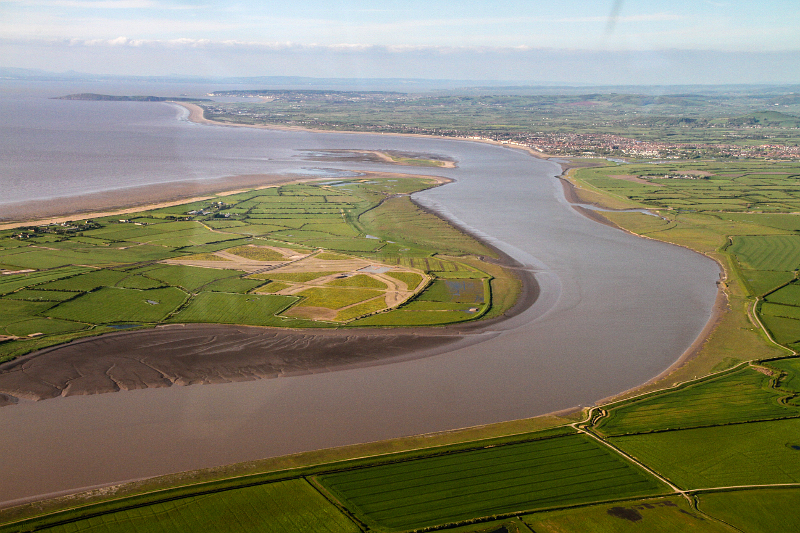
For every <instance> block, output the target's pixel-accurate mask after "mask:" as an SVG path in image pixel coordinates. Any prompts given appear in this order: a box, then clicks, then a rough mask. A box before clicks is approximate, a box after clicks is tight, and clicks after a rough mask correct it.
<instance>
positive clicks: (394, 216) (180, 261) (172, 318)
mask: <svg viewBox="0 0 800 533" xmlns="http://www.w3.org/2000/svg"><path fill="white" fill-rule="evenodd" d="M405 163H407V164H412V163H413V161H410V160H409V161H406V162H405ZM436 184H437V181H436V180H434V179H431V178H418V177H403V178H402V179H397V176H395V175H393V178H392V179H389V178H386V177H380V176H372V175H367V177H364V178H358V179H351V180H346V181H337V182H335V183H330V182H324V181H323V182H320V183H307V184H299V183H292V184H287V185H282V186H277V187H271V188H265V189H256V190H251V191H243V192H241V191H240V192H237V193H235V194H228V195H223V196H216V197H211V198H209V199H207V200H202V201H195V202H191V203H186V204H182V205H174V206H170V207H162V208H157V209H152V210H149V211H141V212H138V213H133V214H130V215H126V216H127V217H128V218H125V219H122V218H120V217H119V216H117V217H113V216H107V217H102V218H97V219H91V220H82V221H73V222H69V223H62V224H52V225H41V226H36V225H33V226H27V227H20V228H17V229H13V230H5V231H2V232H0V267H2V272H3V276H2V278H0V308H2V309H4V310H5V312H4V313H3V315H2V318H0V339H2V340H0V360H8V359H10V358H13V357H16V356H18V355H21V354H24V353H26V352H28V351H31V350H35V349H37V348H41V347H44V346H48V345H52V344H58V343H61V342H65V341H67V340H70V339H71V338H77V337H79V336H85V335H92V334H98V333H103V332H106V331H108V327H117V326H119V325H122V326H124V327H128V326H129V325H131V324H133V325H137V326H141V327H148V326H153V325H158V324H162V323H181V322H201V323H222V324H244V325H257V326H279V327H325V326H328V327H330V326H335V325H357V326H369V325H398V324H407V325H443V324H448V323H454V322H461V321H465V320H474V319H476V318H479V317H480V316H482V314H484V313H485V312H486V311H487V310H488V309H489V308H490V307H491V302H492V296H491V294H490V291H491V289H490V282H491V281H493V280H495V279H499V281H498V284H497V285H496V289H495V290H496V292H497V293H498V294H497V295H496V296H497V298H498V300H496V301H497V302H500V305H503V309H493V311H494V312H496V313H502V312H503V310H504V309H507V308H508V307H509V306H510V305H512V304H513V300H514V298H515V294H516V292H517V290H518V289H517V287H516V285H514V283H512V282H510V281H509V280H514V279H516V278H515V277H514V276H513V275H512V274H510V273H509V272H508V271H505V270H503V269H501V268H498V267H496V266H494V265H489V264H488V263H485V264H486V265H487V268H486V269H485V270H482V269H481V267H480V265H481V264H484V263H481V262H480V261H479V260H477V259H476V260H474V261H473V260H472V259H470V257H472V256H478V255H480V256H488V257H496V253H495V252H494V251H493V250H491V249H489V248H487V247H485V246H484V245H483V244H481V243H480V242H478V241H476V240H475V239H473V238H472V237H470V236H467V235H465V234H464V233H462V232H460V231H458V230H456V229H455V228H453V227H451V226H450V225H449V224H447V223H446V222H444V221H443V220H442V219H440V218H439V217H437V216H434V215H432V214H430V213H427V212H425V211H423V210H422V209H420V208H418V207H417V206H416V205H415V204H413V203H412V202H411V200H410V198H409V196H408V194H409V193H411V192H414V191H418V190H421V189H425V188H428V187H432V186H435V185H436ZM398 225H403V226H404V227H405V228H410V229H409V231H408V232H404V230H400V229H399V226H398ZM466 261H469V262H471V265H472V266H468V265H467V264H466ZM475 261H477V262H475ZM489 271H491V274H490V273H489ZM440 278H441V279H443V280H446V283H449V284H452V283H461V284H467V285H469V286H470V287H472V288H471V289H470V290H472V291H473V292H474V293H475V295H474V298H473V300H474V306H477V307H476V308H475V309H474V310H472V311H468V312H461V311H459V312H452V309H451V308H450V307H449V305H450V304H452V303H453V302H457V301H461V300H459V298H460V297H459V296H457V295H455V293H453V294H454V295H449V294H446V291H444V292H443V291H442V289H441V287H440V285H439V283H438V282H436V281H435V280H437V279H440ZM453 278H455V279H454V280H453ZM461 278H464V279H461ZM459 279H461V281H459ZM443 283H444V282H443ZM470 284H471V285H470ZM429 291H431V294H433V296H431V295H428V292H429ZM418 299H419V300H420V301H424V302H439V303H441V305H439V306H438V307H437V306H434V307H433V308H422V309H417V308H414V307H408V306H410V304H412V303H413V302H414V301H416V300H418ZM396 310H397V311H398V312H400V314H399V315H397V316H399V317H401V318H400V319H395V318H391V317H392V316H395V315H393V313H395V312H396ZM434 311H439V312H434ZM384 314H385V315H387V317H388V318H387V317H384V316H383V315H384ZM364 317H368V318H371V319H372V321H370V320H363V319H364ZM70 335H72V337H70Z"/></svg>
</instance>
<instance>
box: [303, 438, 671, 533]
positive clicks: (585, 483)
mask: <svg viewBox="0 0 800 533" xmlns="http://www.w3.org/2000/svg"><path fill="white" fill-rule="evenodd" d="M318 480H319V483H320V484H321V485H322V486H323V487H325V488H326V489H328V490H330V491H331V492H332V493H333V494H334V495H335V496H336V497H337V499H339V500H340V501H342V502H343V503H344V504H345V505H346V506H347V507H348V508H350V509H354V510H356V513H357V516H358V517H359V518H361V519H363V520H364V522H365V523H367V524H369V525H370V526H372V527H376V528H379V529H382V530H405V529H411V528H419V527H424V526H430V525H434V524H441V523H443V522H445V523H446V522H458V521H463V520H466V519H471V518H477V517H481V516H486V515H497V514H505V513H511V512H516V511H520V510H529V509H535V508H540V507H548V506H551V505H554V504H556V503H558V504H570V503H578V502H585V501H592V500H594V499H603V498H609V497H626V496H640V495H646V494H653V493H658V492H660V491H662V490H663V487H662V486H661V485H660V484H659V483H658V482H657V481H656V480H655V479H653V478H650V477H649V476H648V475H647V474H646V473H644V472H643V471H640V470H638V469H636V468H633V467H632V466H631V465H630V464H626V463H625V462H624V461H622V460H621V458H620V457H619V456H618V455H616V454H614V453H613V452H610V451H609V450H608V449H607V448H605V447H603V446H602V445H598V444H597V443H595V442H594V441H593V440H591V439H588V438H585V437H583V436H579V435H573V436H564V437H558V438H552V439H546V440H537V441H532V442H529V443H522V444H515V445H507V446H501V447H495V448H490V449H484V450H476V451H472V452H463V453H461V454H454V455H446V456H440V457H432V458H428V459H420V460H417V461H412V462H404V463H396V464H390V465H385V466H375V467H372V468H367V469H361V470H354V471H349V472H344V473H338V474H331V475H325V476H320V477H319V478H318Z"/></svg>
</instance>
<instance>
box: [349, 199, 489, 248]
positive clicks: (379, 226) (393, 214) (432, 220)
mask: <svg viewBox="0 0 800 533" xmlns="http://www.w3.org/2000/svg"><path fill="white" fill-rule="evenodd" d="M359 223H360V224H361V225H362V226H363V227H364V228H365V230H366V232H367V233H369V234H370V235H376V236H378V237H380V238H381V239H384V240H389V241H394V242H397V243H400V244H406V245H412V246H419V247H423V248H428V249H433V250H437V251H438V252H440V253H450V254H474V255H487V256H490V257H495V256H496V254H495V252H494V251H493V250H491V249H490V248H488V247H486V246H484V245H483V244H481V243H479V242H478V241H476V240H475V239H473V238H472V237H469V236H468V235H466V234H464V233H462V232H461V231H459V230H457V229H456V228H454V227H452V226H450V225H449V224H442V221H441V219H440V218H439V217H437V216H436V215H433V214H431V213H428V212H427V211H424V210H423V209H421V208H419V207H417V206H416V205H415V204H414V203H413V202H412V201H411V199H410V198H409V197H407V196H403V197H398V198H391V199H389V200H387V201H385V202H383V203H382V204H380V205H379V206H378V207H376V208H375V209H371V210H369V211H367V212H366V213H364V214H362V215H361V216H360V217H359Z"/></svg>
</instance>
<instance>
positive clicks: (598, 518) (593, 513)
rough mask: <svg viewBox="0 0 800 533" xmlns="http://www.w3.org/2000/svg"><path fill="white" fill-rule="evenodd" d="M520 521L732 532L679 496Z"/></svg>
mask: <svg viewBox="0 0 800 533" xmlns="http://www.w3.org/2000/svg"><path fill="white" fill-rule="evenodd" d="M522 521H523V522H525V524H527V525H528V526H530V527H531V529H532V530H533V531H535V532H536V533H565V532H570V533H573V532H574V533H581V532H592V533H640V532H646V533H676V532H685V533H735V532H734V530H732V529H730V528H729V527H727V526H726V525H724V524H721V523H719V522H716V521H714V520H709V519H708V518H707V517H705V516H703V515H702V514H701V513H699V512H698V511H697V510H696V509H693V508H692V507H691V506H690V505H689V503H688V502H687V501H686V499H685V498H683V497H679V496H670V497H668V498H656V499H648V500H639V501H626V502H616V503H607V504H603V505H594V506H591V507H581V508H579V509H565V510H560V511H549V512H543V513H535V514H531V515H525V516H523V517H522ZM748 532H749V530H748ZM526 533H527V532H526Z"/></svg>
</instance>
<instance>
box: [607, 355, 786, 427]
mask: <svg viewBox="0 0 800 533" xmlns="http://www.w3.org/2000/svg"><path fill="white" fill-rule="evenodd" d="M798 363H800V360H797V359H793V360H787V361H785V362H783V363H782V365H781V367H780V370H781V371H782V372H783V373H784V376H783V378H780V379H779V375H778V374H779V373H778V372H777V371H776V372H774V373H769V374H768V373H765V372H759V371H758V370H757V369H755V368H752V367H749V366H745V367H743V368H741V369H738V370H736V371H734V372H726V373H724V374H722V375H719V376H715V377H711V378H706V379H702V380H698V381H695V382H691V383H688V384H686V385H684V386H681V387H680V388H679V389H676V390H669V391H666V392H663V393H658V394H650V395H647V396H645V397H641V398H636V399H633V400H629V401H627V402H624V403H623V404H622V405H620V406H619V407H613V408H608V409H607V411H608V415H607V416H606V417H603V418H602V419H600V421H599V422H598V423H596V424H595V429H596V430H597V431H598V432H600V433H602V434H604V435H620V434H625V433H643V432H649V431H660V430H666V429H682V428H691V427H700V426H712V425H718V424H730V423H733V422H746V421H753V420H768V419H774V418H785V417H790V416H800V405H798V404H797V401H796V399H795V396H796V395H797V394H798V393H800V389H792V388H790V387H794V386H796V385H798V384H800V383H798V379H799V378H798V376H800V364H798ZM767 372H769V370H767ZM731 391H736V392H735V394H732V393H731Z"/></svg>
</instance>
